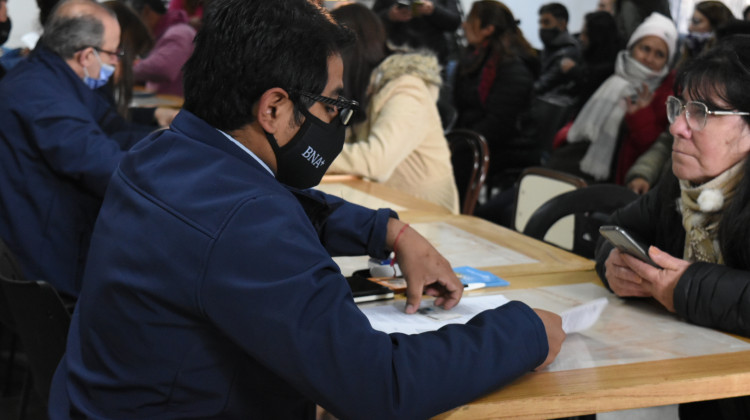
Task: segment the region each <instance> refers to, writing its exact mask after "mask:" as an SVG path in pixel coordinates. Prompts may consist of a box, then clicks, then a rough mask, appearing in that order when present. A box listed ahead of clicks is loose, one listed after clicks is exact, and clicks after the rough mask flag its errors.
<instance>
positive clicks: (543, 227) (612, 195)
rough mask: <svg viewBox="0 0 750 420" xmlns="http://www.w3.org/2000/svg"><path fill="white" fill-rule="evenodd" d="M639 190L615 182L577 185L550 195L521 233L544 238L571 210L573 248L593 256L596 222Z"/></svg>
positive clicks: (608, 214)
mask: <svg viewBox="0 0 750 420" xmlns="http://www.w3.org/2000/svg"><path fill="white" fill-rule="evenodd" d="M637 197H638V194H636V193H634V192H633V191H630V190H629V189H627V188H625V187H623V186H620V185H614V184H597V185H590V186H588V187H583V188H579V189H577V190H573V191H569V192H567V193H564V194H561V195H558V196H556V197H553V198H551V199H550V200H549V201H547V202H546V203H544V204H542V206H541V207H539V208H538V209H537V210H536V211H535V212H534V214H533V215H532V216H531V218H530V219H529V221H528V222H527V223H526V227H525V228H524V230H523V233H524V235H528V236H531V237H533V238H536V239H540V240H544V235H545V234H546V233H547V230H548V229H549V228H550V227H552V225H553V224H555V222H557V221H558V220H560V219H561V218H563V217H565V216H567V215H570V214H574V215H576V218H575V219H576V220H575V233H574V235H575V236H574V238H573V252H574V253H576V254H578V255H581V256H583V257H586V258H594V251H595V247H596V241H597V239H598V238H599V226H601V225H603V224H604V223H606V222H607V219H608V218H609V216H610V215H611V214H612V213H613V212H614V211H615V210H617V209H619V208H620V207H623V206H625V205H627V204H628V203H630V202H631V201H633V200H635V199H636V198H637Z"/></svg>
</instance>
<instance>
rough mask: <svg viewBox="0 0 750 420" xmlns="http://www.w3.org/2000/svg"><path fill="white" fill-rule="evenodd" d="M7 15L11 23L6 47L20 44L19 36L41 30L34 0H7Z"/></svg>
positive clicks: (14, 46) (37, 9)
mask: <svg viewBox="0 0 750 420" xmlns="http://www.w3.org/2000/svg"><path fill="white" fill-rule="evenodd" d="M8 15H9V16H10V20H11V22H12V24H13V27H12V28H11V30H10V38H8V41H7V42H6V43H5V46H6V47H9V48H16V47H20V46H22V43H21V37H22V36H23V35H24V34H26V33H29V32H31V31H36V32H41V31H40V25H39V8H38V7H37V6H36V1H34V0H8Z"/></svg>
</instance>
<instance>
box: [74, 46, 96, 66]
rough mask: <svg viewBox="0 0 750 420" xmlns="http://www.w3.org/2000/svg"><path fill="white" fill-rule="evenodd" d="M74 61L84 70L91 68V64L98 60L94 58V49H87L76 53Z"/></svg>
mask: <svg viewBox="0 0 750 420" xmlns="http://www.w3.org/2000/svg"><path fill="white" fill-rule="evenodd" d="M73 60H75V62H76V63H78V65H79V66H81V67H83V68H85V67H88V66H90V65H91V63H92V62H93V61H94V60H96V58H95V57H94V48H93V47H86V48H84V49H82V50H79V51H76V52H75V53H73Z"/></svg>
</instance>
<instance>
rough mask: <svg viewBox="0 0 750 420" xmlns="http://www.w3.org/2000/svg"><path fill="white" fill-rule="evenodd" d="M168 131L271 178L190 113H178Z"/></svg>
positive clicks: (183, 111) (262, 168)
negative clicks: (201, 144) (234, 158)
mask: <svg viewBox="0 0 750 420" xmlns="http://www.w3.org/2000/svg"><path fill="white" fill-rule="evenodd" d="M170 129H171V130H172V131H175V132H177V133H180V134H181V135H183V136H185V137H189V138H190V139H192V140H195V141H197V142H200V143H204V144H206V145H209V146H211V147H214V148H216V149H219V150H221V151H223V152H225V153H227V154H229V155H232V156H234V157H236V158H237V159H240V160H241V161H243V162H245V163H247V164H249V165H251V166H254V167H256V168H258V169H260V171H261V172H263V173H264V174H265V175H267V176H270V177H272V178H273V175H271V174H269V173H268V171H267V170H266V169H265V168H264V167H263V166H261V165H260V164H259V163H258V162H257V161H256V160H255V159H253V157H252V156H250V155H249V154H247V152H245V151H244V150H242V149H240V148H239V147H237V145H235V144H234V143H232V142H231V141H229V139H227V138H226V137H224V135H223V134H221V132H219V130H218V129H216V128H215V127H213V126H211V125H210V124H208V123H207V122H205V121H203V120H202V119H200V118H199V117H197V116H196V115H195V114H193V113H192V112H190V111H187V110H184V109H183V110H180V113H179V114H177V116H176V117H175V119H174V120H173V121H172V125H171V128H170Z"/></svg>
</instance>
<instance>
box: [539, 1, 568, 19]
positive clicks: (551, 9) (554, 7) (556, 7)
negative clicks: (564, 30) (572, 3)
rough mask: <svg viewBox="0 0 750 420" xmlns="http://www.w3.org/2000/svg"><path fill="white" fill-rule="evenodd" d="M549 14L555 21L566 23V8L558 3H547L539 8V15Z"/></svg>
mask: <svg viewBox="0 0 750 420" xmlns="http://www.w3.org/2000/svg"><path fill="white" fill-rule="evenodd" d="M544 13H549V14H551V15H552V16H554V17H555V19H557V20H564V21H565V22H567V21H568V8H567V7H565V6H564V5H562V4H560V3H547V4H545V5H543V6H542V7H540V8H539V14H540V15H541V14H544Z"/></svg>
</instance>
